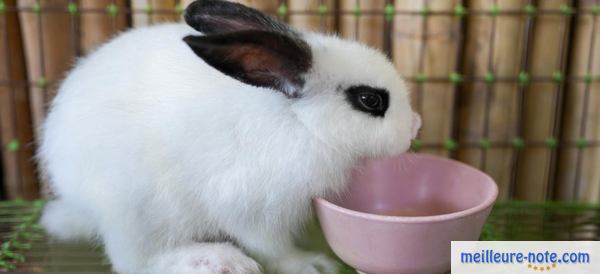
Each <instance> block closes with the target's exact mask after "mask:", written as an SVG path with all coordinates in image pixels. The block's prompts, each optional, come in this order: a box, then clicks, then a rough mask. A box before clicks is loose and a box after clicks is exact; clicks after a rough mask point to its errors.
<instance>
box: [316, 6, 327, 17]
mask: <svg viewBox="0 0 600 274" xmlns="http://www.w3.org/2000/svg"><path fill="white" fill-rule="evenodd" d="M317 10H318V11H319V14H320V15H321V16H324V15H325V14H327V11H328V10H329V9H328V8H327V5H325V4H321V5H319V7H318V8H317Z"/></svg>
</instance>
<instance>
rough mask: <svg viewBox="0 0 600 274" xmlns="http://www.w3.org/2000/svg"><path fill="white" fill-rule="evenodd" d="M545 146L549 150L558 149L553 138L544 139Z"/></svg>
mask: <svg viewBox="0 0 600 274" xmlns="http://www.w3.org/2000/svg"><path fill="white" fill-rule="evenodd" d="M546 146H548V147H549V148H550V149H555V148H557V147H558V140H557V139H556V138H554V137H548V138H547V139H546Z"/></svg>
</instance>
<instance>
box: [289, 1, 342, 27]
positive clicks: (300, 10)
mask: <svg viewBox="0 0 600 274" xmlns="http://www.w3.org/2000/svg"><path fill="white" fill-rule="evenodd" d="M288 5H289V10H290V14H289V22H290V24H291V25H293V26H296V27H298V28H301V29H305V30H311V31H320V32H327V33H330V32H334V31H335V1H334V0H289V1H288Z"/></svg>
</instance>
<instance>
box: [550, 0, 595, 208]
mask: <svg viewBox="0 0 600 274" xmlns="http://www.w3.org/2000/svg"><path fill="white" fill-rule="evenodd" d="M597 4H598V2H597V1H596V2H592V1H581V3H580V6H579V9H590V8H592V7H593V6H594V5H597ZM574 24H575V28H574V29H575V33H574V38H573V46H572V48H571V57H572V58H571V60H570V64H569V66H570V68H569V69H570V74H571V75H570V76H571V77H575V78H579V79H590V80H593V79H600V61H599V60H600V34H599V32H600V18H599V17H598V16H597V15H596V16H592V15H590V14H581V15H579V16H578V17H577V19H576V21H575V22H574ZM568 88H569V92H567V93H566V94H565V112H564V113H565V116H564V120H563V126H562V137H561V139H562V141H563V143H564V142H571V143H573V142H575V143H577V142H579V143H580V144H582V146H581V149H579V148H577V147H566V146H562V147H561V149H560V156H559V157H560V158H559V159H560V161H559V166H558V172H559V173H558V177H557V182H556V198H558V199H560V200H579V201H585V202H598V201H600V170H599V169H598V162H600V148H599V147H596V146H594V147H585V143H586V141H597V140H599V139H600V125H599V123H598V118H599V117H600V82H598V81H597V80H596V81H589V82H587V81H579V82H570V84H569V86H568Z"/></svg>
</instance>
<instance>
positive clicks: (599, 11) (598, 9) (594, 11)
mask: <svg viewBox="0 0 600 274" xmlns="http://www.w3.org/2000/svg"><path fill="white" fill-rule="evenodd" d="M592 14H593V15H598V14H600V6H593V7H592Z"/></svg>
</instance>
